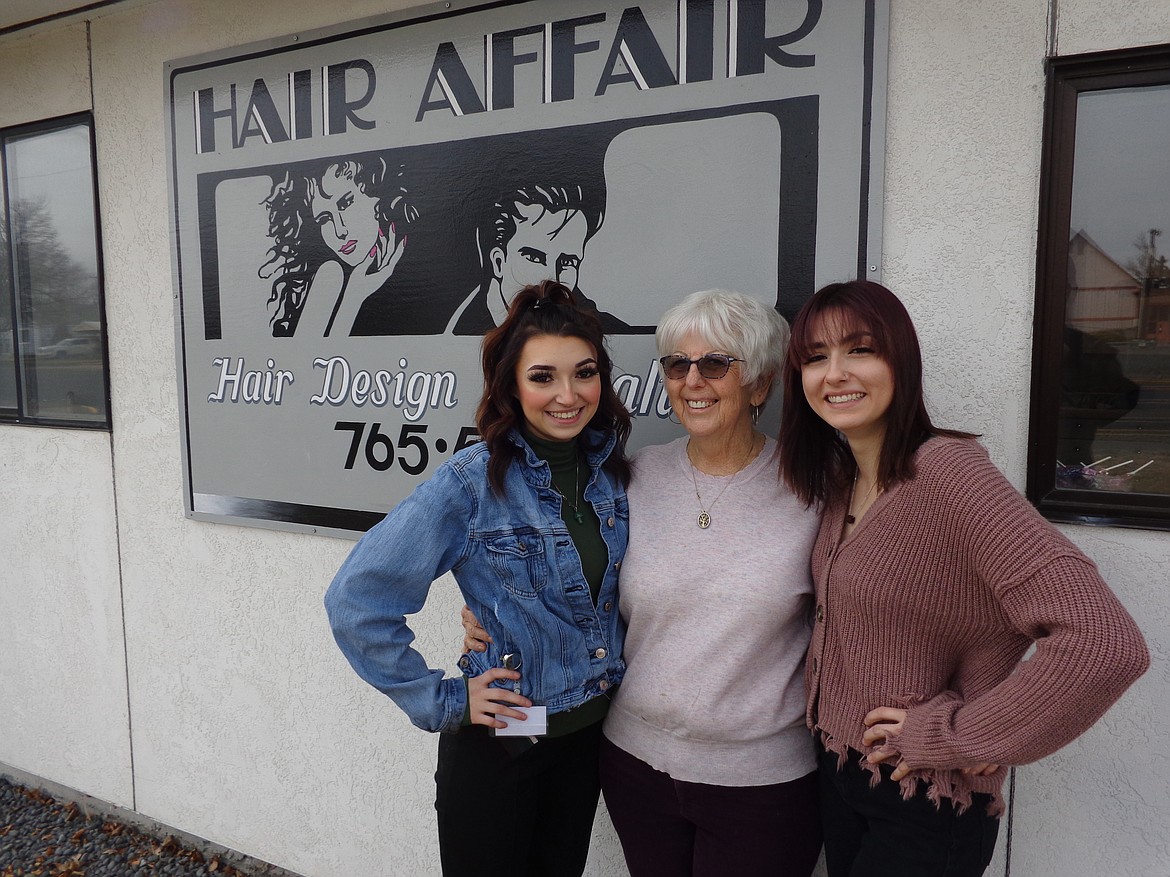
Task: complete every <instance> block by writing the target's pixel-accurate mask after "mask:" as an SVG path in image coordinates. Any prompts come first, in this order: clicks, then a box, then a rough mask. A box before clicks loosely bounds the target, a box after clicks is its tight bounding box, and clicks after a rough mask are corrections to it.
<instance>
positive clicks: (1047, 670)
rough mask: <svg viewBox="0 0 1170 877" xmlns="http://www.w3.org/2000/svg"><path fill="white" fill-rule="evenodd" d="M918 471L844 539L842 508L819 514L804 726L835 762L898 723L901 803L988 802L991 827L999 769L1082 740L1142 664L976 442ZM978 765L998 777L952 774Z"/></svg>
mask: <svg viewBox="0 0 1170 877" xmlns="http://www.w3.org/2000/svg"><path fill="white" fill-rule="evenodd" d="M915 466H916V474H915V477H914V478H912V479H911V480H909V481H906V482H902V483H900V484H897V485H895V486H894V487H892V488H890V489H889V490H887V491H885V492H884V493H883V494H882V495H881V496H880V497H878V499H877V501H876V502H874V504H873V505H872V507H871V508H870V510H869V512H868V513H867V514H866V515H865V517H864V518H862V519H861V521H860V522H859V523H858V524H857V526H856V527H854V529H853V532H852V533H850V534H849V536H848V537H847V538H845V539H844V540H842V539H841V532H842V529H843V523H844V520H843V519H844V514H845V508H844V506H843V505H842V504H840V503H838V504H835V505H832V506H831V507H830V508H828V509H827V510H826V512H825V515H824V518H823V521H822V523H821V529H820V533H819V535H818V536H817V541H816V545H815V546H814V548H813V555H812V572H813V578H814V579H815V582H816V602H817V610H816V622H815V623H814V629H813V637H812V643H811V645H810V647H809V653H808V654H809V657H808V662H807V665H806V668H805V682H806V687H807V691H808V710H807V714H806V718H807V721H808V724H809V727H810V728H813V729H814V730H815V731H816V732H817V733H818V735H819V737H820V739H821V741H822V743H823V744H824V746H825V748H826V749H828V750H829V751H832V752H835V753H837V755H838V757H839V760H840V763H844V760H845V759H846V758H857V757H858V753H866V752H868V751H869V749H870V747H866V746H864V745H862V742H861V735H862V733H863V731H864V730H865V728H864V725H863V723H862V719H863V718H864V716H865V715H866V713H868V712H869V711H870V710H871V709H874V708H875V707H879V706H895V707H901V708H903V709H907V710H908V715H907V717H906V721H905V723H904V726H903V731H902V734H901V735H900V737H899V738H898V739H897V740H892V741H891V742H893V743H894V744H895V745H896V747H897V748H898V749H899V750H900V751H901V752H902V753H903V755H904V757H905V758H906V760H907V761H908V762H909V763H910V764H911V765H912V766H913V767H914V768H915V770H914V771H913V772H912V773H911V774H910V775H909V776H908V777H906V778H905V779H904V780H902V794H903V796H904V797H907V798H909V797H910V796H912V795H913V794H914V793H915V790H916V789H917V787H918V783H919V782H925V783H926V784H927V794H928V796H929V797H930V799H931V800H933V801H935V802H936V803H937V802H938V801H939V800H940V799H941V798H943V797H946V798H950V799H952V800H953V801H954V802H955V804H956V805H957V806H958V807H959V808H960V809H964V808H966V807H967V806H969V805H970V803H971V794H972V793H973V792H985V793H987V794H990V795H991V796H992V804H991V808H990V809H991V812H992V813H993V814H999V813H1001V812H1002V810H1003V797H1002V794H1001V787H1002V785H1003V780H1004V777H1005V776H1006V773H1007V767H1006V766H1007V765H1016V764H1024V763H1026V762H1029V761H1034V760H1036V759H1038V758H1042V757H1043V756H1045V755H1048V754H1050V753H1052V752H1054V751H1055V750H1057V749H1059V748H1060V747H1061V746H1064V745H1065V744H1066V743H1068V742H1069V741H1071V740H1072V739H1073V738H1075V737H1076V736H1077V735H1078V734H1080V733H1082V732H1083V731H1085V730H1086V729H1087V728H1088V727H1089V726H1090V725H1092V724H1093V723H1094V722H1095V721H1097V719H1099V718H1100V717H1101V715H1102V714H1103V713H1104V712H1105V711H1106V710H1107V709H1108V708H1109V706H1110V705H1111V704H1112V703H1113V702H1114V701H1115V700H1117V698H1118V697H1119V696H1120V695H1121V693H1122V692H1123V691H1125V689H1126V688H1127V687H1129V685H1130V684H1131V683H1132V682H1133V681H1134V680H1135V679H1137V678H1138V677H1139V676H1141V674H1142V673H1144V672H1145V670H1146V668H1147V667H1148V666H1149V660H1150V658H1149V652H1148V651H1147V650H1146V646H1145V642H1144V640H1143V639H1142V635H1141V632H1140V631H1139V630H1138V628H1137V625H1136V624H1134V621H1133V619H1132V618H1131V617H1130V615H1129V613H1128V612H1126V610H1125V608H1124V607H1123V606H1122V605H1121V603H1120V602H1119V601H1118V599H1117V598H1116V597H1115V596H1114V595H1113V592H1112V591H1110V589H1109V586H1108V585H1106V584H1105V582H1104V581H1102V579H1101V577H1100V575H1099V574H1098V573H1097V568H1096V566H1095V565H1094V564H1093V562H1092V561H1090V560H1089V559H1088V558H1087V557H1085V556H1084V555H1083V554H1082V553H1081V552H1080V551H1079V550H1078V549H1077V548H1076V547H1075V546H1074V545H1073V544H1072V543H1071V542H1069V540H1068V539H1066V538H1065V537H1064V536H1062V535H1061V534H1060V533H1059V532H1057V531H1056V530H1055V529H1054V528H1053V527H1052V526H1051V525H1050V524H1048V522H1047V521H1045V520H1044V519H1043V518H1042V517H1041V516H1040V515H1039V514H1038V513H1037V512H1036V510H1035V509H1034V508H1032V506H1031V505H1029V504H1028V502H1027V501H1026V500H1025V499H1024V498H1023V497H1022V496H1020V494H1019V493H1017V492H1016V490H1015V489H1014V488H1013V487H1012V486H1011V484H1009V483H1008V481H1007V479H1005V478H1004V477H1003V475H1002V474H1000V472H999V470H998V469H996V468H995V466H993V465H992V463H991V461H990V460H989V459H988V456H987V452H986V451H985V450H984V449H983V448H982V447H981V446H980V445H979V444H978V443H976V442H975V441H973V440H965V439H952V438H943V437H936V438H932V439H930V440H928V441H927V442H926V443H925V444H924V445H923V446H922V447H921V448H920V449H919V450H918V452H917V454H916V456H915ZM1033 643H1035V645H1036V651H1035V653H1034V654H1033V655H1031V656H1030V657H1029V658H1028V660H1026V661H1023V662H1022V663H1020V659H1021V657H1023V655H1024V653H1025V652H1026V651H1027V649H1028V647H1029V646H1031V645H1032V644H1033ZM849 750H853V751H852V752H850V751H849ZM981 762H990V763H993V764H999V765H1003V766H1002V767H1001V768H1000V769H999V770H998V771H997V772H996V773H994V774H991V775H990V776H986V777H967V776H964V775H963V774H962V773H960V772H959V771H958V770H957V768H962V767H966V766H970V765H975V764H979V763H981ZM867 767H868V765H867ZM871 770H872V769H871ZM877 781H878V776H877V774H876V773H875V776H874V782H875V783H876V782H877Z"/></svg>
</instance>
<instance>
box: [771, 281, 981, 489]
mask: <svg viewBox="0 0 1170 877" xmlns="http://www.w3.org/2000/svg"><path fill="white" fill-rule="evenodd" d="M826 322H827V323H829V324H830V325H833V326H835V327H836V329H837V330H838V331H839V332H840V334H841V335H842V337H846V336H848V335H851V334H853V333H855V332H857V333H863V334H865V335H868V336H870V337H871V338H872V339H873V340H872V345H871V346H872V347H873V349H874V352H875V353H876V354H877V355H878V356H879V357H881V358H882V360H884V361H885V362H886V364H887V365H889V367H890V370H891V371H892V372H893V375H894V397H893V399H892V400H891V401H890V407H889V409H888V410H887V411H886V424H885V426H886V430H885V436H884V438H883V439H882V448H881V454H880V456H879V458H878V472H877V481H878V485H879V486H881V487H882V488H888V487H889V486H891V485H893V484H895V483H897V482H899V481H906V480H908V479H910V478H913V477H914V452H915V451H917V450H918V448H919V447H920V446H921V445H922V443H923V442H924V441H926V440H927V439H928V438H930V437H931V436H933V435H947V436H956V437H961V438H971V437H972V436H971V434H970V433H966V432H957V431H955V430H951V429H940V428H939V427H936V426H935V425H934V424H933V423H931V420H930V415H929V414H928V413H927V411H926V403H925V401H924V400H923V395H922V349H921V348H920V347H919V344H918V333H917V332H915V331H914V323H913V321H912V320H911V319H910V314H909V313H908V312H907V310H906V307H905V305H903V304H902V302H901V301H899V300H898V297H897V296H895V295H894V294H893V293H892V292H890V290H888V289H886V287H884V286H882V285H881V284H880V283H874V282H873V281H870V280H850V281H848V282H846V283H831V284H829V285H828V286H826V287H824V288H822V289H820V290H819V291H818V292H817V293H816V294H815V295H814V296H813V297H812V298H810V299H809V300H808V301H807V302H805V304H804V307H802V308H801V309H800V312H799V313H798V314H797V315H796V319H795V320H793V322H792V340H791V342H790V343H789V346H788V357H787V359H786V361H785V363H784V371H783V375H784V411H783V415H782V416H781V420H780V440H779V445H780V474H781V476H782V477H783V479H784V481H785V483H787V484H788V486H789V487H790V488H791V489H792V492H793V493H795V494H796V495H797V496H798V497H800V498H801V499H802V500H804V501H805V503H806V504H808V505H812V504H813V503H814V502H816V503H825V502H828V501H830V500H833V499H836V498H838V497H840V496H842V495H844V493H845V492H846V491H848V490H849V486H850V484H851V483H852V481H853V476H854V474H855V473H856V471H857V463H856V462H855V461H854V459H853V454H852V452H851V451H850V450H849V443H848V442H847V441H845V439H844V438H843V437H842V436H841V435H840V433H838V432H837V430H835V429H834V428H833V427H831V426H830V425H829V424H827V423H826V422H825V421H824V420H822V419H821V418H820V416H818V415H817V414H816V412H814V411H813V410H812V407H811V406H810V405H809V404H808V400H807V399H806V398H805V395H804V385H803V383H802V381H801V367H802V366H803V365H804V363H805V362H807V361H808V358H809V356H811V355H812V352H813V349H812V348H813V344H814V343H816V341H817V340H818V339H816V338H814V337H813V334H812V333H813V330H814V329H815V328H816V327H817V326H820V325H823V324H824V323H826Z"/></svg>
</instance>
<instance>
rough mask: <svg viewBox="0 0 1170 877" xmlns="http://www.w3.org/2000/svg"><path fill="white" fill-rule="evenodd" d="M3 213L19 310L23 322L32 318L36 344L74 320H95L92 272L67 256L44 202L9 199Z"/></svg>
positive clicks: (53, 338)
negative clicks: (6, 216) (9, 227)
mask: <svg viewBox="0 0 1170 877" xmlns="http://www.w3.org/2000/svg"><path fill="white" fill-rule="evenodd" d="M9 214H10V216H11V220H12V241H13V243H14V244H15V246H14V248H13V249H14V256H15V260H16V278H17V288H18V289H20V290H21V291H22V292H23V293H24V295H22V296H21V297H20V305H21V313H22V315H23V316H24V318H25V324H26V325H34V321H35V325H36V326H37V327H38V339H37V341H38V343H41V344H49V343H52V342H54V341H58V340H60V339H61V338H64V337H66V336H67V335H69V334H71V328H70V327H72V326H75V325H76V324H77V323H78V322H80V321H83V320H96V319H97V316H98V314H97V300H98V295H97V277H95V276H94V275H93V273H92V272H90V271H87V270H86V269H85V268H84V267H83V266H82V265H81V263H80V262H78V261H77V260H76V259H73V258H72V257H70V256H69V255H68V253H67V252H66V250H65V248H64V246H63V245H62V242H61V236H60V233H59V232H58V230H57V226H56V225H55V224H54V222H53V217H52V215H51V214H50V213H49V210H48V208H47V207H46V206H45V203H44V201H43V200H41V199H31V198H22V199H19V200H14V201H13V202H12V203H11V205H10V207H9Z"/></svg>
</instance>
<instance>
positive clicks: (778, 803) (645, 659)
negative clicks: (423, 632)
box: [464, 290, 821, 877]
mask: <svg viewBox="0 0 1170 877" xmlns="http://www.w3.org/2000/svg"><path fill="white" fill-rule="evenodd" d="M788 336H789V332H788V324H787V323H785V322H784V319H783V317H781V316H780V315H779V314H778V313H777V312H776V311H775V309H774V308H771V307H768V306H767V305H765V304H763V303H762V302H759V301H757V300H756V299H753V298H750V297H748V296H746V295H742V294H740V293H736V292H725V291H722V290H710V291H706V292H696V293H694V294H693V295H690V296H688V297H687V298H686V299H684V300H683V301H682V302H680V303H679V304H678V305H676V306H675V307H673V308H671V309H670V310H669V311H667V312H666V314H664V315H663V317H662V321H661V322H660V323H659V325H658V331H657V333H656V335H655V338H656V341H657V344H658V353H659V355H660V357H661V359H660V362H661V364H662V373H663V379H664V381H665V384H666V392H667V395H668V396H669V397H670V402H671V406H672V407H673V409H674V412H675V414H676V415H677V417H678V419H679V421H680V422H681V423H682V426H683V428H684V429H686V432H687V434H686V436H684V437H682V438H679V439H677V440H676V441H673V442H670V443H668V444H664V445H654V446H652V447H648V448H643V449H642V450H640V451H638V452H637V453H636V454H635V455H634V457H633V467H634V477H633V480H632V481H631V483H630V485H629V487H628V488H627V493H628V496H629V502H630V536H629V547H628V549H627V551H626V557H625V560H624V561H623V564H622V567H621V572H620V576H619V585H618V587H619V607H620V611H621V615H622V617H623V618H624V619H625V621H626V623H627V625H628V630H627V633H626V641H625V648H624V652H623V656H624V658H625V660H626V664H627V669H626V675H625V679H624V681H623V682H622V684H621V686H620V688H619V689H618V691H617V693H616V695H615V696H614V698H613V702H612V703H611V705H610V708H609V712H608V714H607V716H606V719H605V724H604V728H603V731H604V739H603V740H602V749H601V784H602V791H603V793H604V794H605V803H606V806H607V808H608V810H609V814H610V817H611V818H612V820H613V824H614V827H615V828H616V829H617V833H618V837H619V838H620V839H621V842H622V849H623V852H624V853H625V857H626V864H627V866H628V867H629V871H630V874H631V875H632V877H715V875H720V877H722V875H725V874H735V875H743V877H752V875H763V874H766V875H769V877H808V875H809V874H811V873H812V870H813V868H814V867H815V865H816V862H817V858H818V856H819V854H820V849H821V824H820V816H819V805H818V799H817V794H818V786H817V777H816V756H815V751H814V747H813V740H812V737H811V736H810V735H809V732H808V729H807V728H806V727H805V722H804V705H805V697H804V681H803V674H804V655H805V650H806V649H807V647H808V643H809V638H810V635H811V628H812V617H811V615H812V605H813V583H812V579H811V577H810V573H809V563H808V558H809V554H810V552H811V550H812V545H813V541H814V539H815V537H816V531H817V524H818V514H817V511H816V510H815V509H812V510H810V509H808V508H806V506H805V504H804V503H803V502H800V501H799V500H797V499H796V498H795V496H794V495H793V494H792V493H791V492H790V491H789V489H788V488H787V487H786V486H785V485H784V483H783V482H782V481H781V480H780V479H779V478H778V477H777V474H776V443H775V441H773V440H772V439H771V438H768V437H767V436H765V435H764V434H763V433H762V432H760V431H759V430H757V428H756V421H757V420H758V419H759V415H760V411H761V410H762V408H763V406H764V404H765V402H767V400H768V397H769V396H770V395H771V393H772V390H773V385H774V384H775V383H776V378H777V375H778V374H779V373H780V369H781V367H782V365H783V363H784V357H785V355H786V349H787V345H788ZM464 626H465V627H466V628H467V631H468V636H467V638H466V639H465V645H466V646H467V648H469V649H474V650H476V651H483V650H484V648H486V646H485V645H484V643H483V640H486V639H487V633H486V631H484V630H483V629H482V628H479V627H478V626H477V625H476V624H475V619H474V616H472V615H471V614H470V612H469V611H468V610H467V609H466V608H465V609H464Z"/></svg>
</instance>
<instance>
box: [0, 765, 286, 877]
mask: <svg viewBox="0 0 1170 877" xmlns="http://www.w3.org/2000/svg"><path fill="white" fill-rule="evenodd" d="M241 858H242V857H241ZM241 869H243V870H241ZM276 873H283V872H279V869H275V868H272V867H271V866H261V867H259V868H257V869H251V868H248V867H247V866H246V865H245V864H243V863H241V862H233V863H232V864H229V863H228V862H227V861H224V859H223V858H221V856H220V855H211V854H205V853H202V852H200V851H199V850H197V849H194V848H192V847H190V846H183V844H182V843H180V842H179V841H178V840H176V839H175V838H174V837H172V836H171V835H162V836H160V835H153V834H148V833H145V832H143V831H141V830H139V829H137V828H134V827H132V826H130V825H127V824H126V823H123V822H118V821H116V820H113V819H110V818H108V817H106V816H102V815H100V814H93V813H87V812H86V810H85V809H84V808H82V807H81V806H79V805H78V804H76V803H73V802H70V803H68V804H61V803H58V802H57V801H56V800H55V799H54V798H51V797H49V796H48V795H47V794H45V793H44V792H41V791H39V790H37V789H28V788H25V787H23V786H17V785H13V784H12V783H10V782H8V781H7V780H5V779H3V778H2V777H0V877H261V875H270V874H276Z"/></svg>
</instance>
